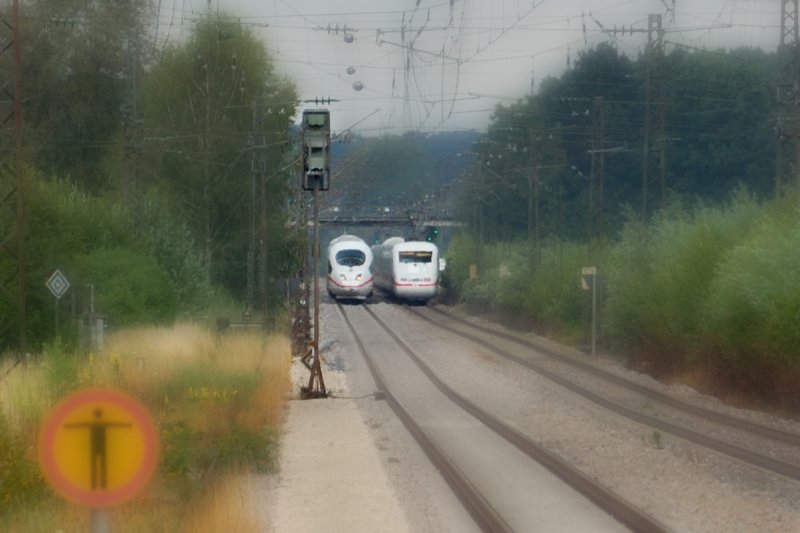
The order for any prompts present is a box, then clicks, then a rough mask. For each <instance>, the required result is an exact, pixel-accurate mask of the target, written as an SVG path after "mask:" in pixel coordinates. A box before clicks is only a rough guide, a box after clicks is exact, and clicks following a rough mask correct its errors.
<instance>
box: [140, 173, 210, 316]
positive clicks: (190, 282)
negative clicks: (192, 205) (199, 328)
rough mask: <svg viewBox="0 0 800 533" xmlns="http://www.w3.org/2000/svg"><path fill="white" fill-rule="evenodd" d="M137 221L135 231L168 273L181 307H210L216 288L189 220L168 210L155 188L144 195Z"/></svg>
mask: <svg viewBox="0 0 800 533" xmlns="http://www.w3.org/2000/svg"><path fill="white" fill-rule="evenodd" d="M137 221H138V223H137V224H136V226H135V228H134V230H135V232H136V235H137V237H139V238H140V239H141V240H142V241H143V242H144V244H145V245H146V246H147V248H148V249H149V250H151V251H152V254H153V256H154V257H155V258H156V260H157V261H158V264H159V266H160V267H161V269H163V270H164V272H166V273H167V274H168V275H169V278H170V280H171V281H172V283H173V285H174V286H175V291H176V297H177V299H178V302H179V305H180V308H181V309H182V310H183V311H194V312H199V311H201V310H203V309H207V308H208V306H209V304H210V299H211V298H212V296H213V292H214V290H213V287H212V286H211V285H210V281H209V279H208V277H207V276H206V271H205V269H204V265H203V260H202V257H201V255H200V253H199V252H198V249H197V246H196V243H195V240H194V237H193V235H192V233H191V231H190V230H189V228H188V227H187V225H186V223H185V222H183V221H182V220H181V219H179V218H178V217H177V216H176V215H175V213H174V212H171V211H170V210H169V208H168V205H167V202H166V200H165V199H164V198H163V196H162V195H159V194H158V192H157V191H156V190H155V189H153V190H151V191H150V192H149V193H148V194H147V195H146V196H145V198H143V200H142V205H141V209H140V211H139V212H138V216H137Z"/></svg>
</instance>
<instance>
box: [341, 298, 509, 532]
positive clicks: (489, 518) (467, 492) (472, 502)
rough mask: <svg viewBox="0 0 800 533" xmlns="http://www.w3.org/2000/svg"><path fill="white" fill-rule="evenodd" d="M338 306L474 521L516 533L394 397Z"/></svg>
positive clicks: (403, 418)
mask: <svg viewBox="0 0 800 533" xmlns="http://www.w3.org/2000/svg"><path fill="white" fill-rule="evenodd" d="M336 307H337V308H338V309H339V312H340V313H341V315H342V317H343V318H344V321H345V323H346V324H347V329H348V330H349V331H350V335H352V337H353V339H354V340H355V343H356V346H358V350H359V352H360V353H361V356H362V357H363V358H364V361H365V362H366V364H367V367H368V368H369V371H370V374H372V378H373V380H374V381H375V385H376V386H377V387H378V389H379V390H381V391H382V392H383V393H384V395H385V397H386V402H387V403H388V404H389V407H390V408H391V409H392V411H393V412H394V413H395V416H397V418H398V419H399V420H400V422H402V424H403V426H405V428H406V429H407V430H408V432H409V433H410V434H411V436H412V437H413V438H414V440H416V441H417V443H418V444H419V446H420V448H422V451H423V452H425V455H426V456H427V457H428V459H429V460H430V461H431V463H433V465H434V466H435V467H436V468H437V469H438V470H439V472H440V473H441V475H442V477H443V478H444V480H445V482H446V483H447V484H448V485H449V486H450V489H451V490H452V491H453V493H454V494H455V495H456V497H457V498H458V500H459V501H460V502H461V504H462V505H463V506H464V508H465V509H466V510H467V512H468V513H469V514H470V516H472V519H473V520H475V523H476V524H477V525H478V527H480V528H481V530H483V531H487V532H497V533H502V532H511V531H513V530H512V529H511V527H510V526H509V525H508V524H507V523H506V522H505V520H503V518H502V517H501V516H500V515H499V513H497V511H496V510H495V509H494V508H493V507H492V506H491V505H490V504H489V502H488V501H487V500H486V499H485V498H484V497H483V495H481V493H480V492H479V491H478V490H477V488H476V487H475V486H474V485H473V484H472V483H470V481H469V479H467V477H466V476H465V475H464V474H463V473H462V472H461V471H460V470H459V469H458V468H457V467H456V466H455V465H454V464H453V462H452V461H450V459H449V458H448V457H447V455H446V454H445V453H444V452H443V451H442V450H441V449H440V448H439V447H438V446H437V445H436V443H435V442H434V441H433V440H432V439H431V438H430V437H429V436H428V435H427V434H426V433H425V431H424V430H423V429H422V428H421V427H420V426H419V424H417V423H416V422H415V421H414V419H413V417H412V416H411V414H410V413H409V412H408V411H407V410H406V409H405V408H404V407H403V406H402V404H401V403H400V402H399V401H398V400H397V398H396V397H395V396H394V395H393V394H392V392H391V391H390V390H389V387H388V386H387V384H386V380H385V379H384V378H383V374H382V373H381V371H380V369H379V368H378V367H377V365H376V364H375V361H374V360H373V358H372V356H371V355H370V353H369V350H367V348H366V346H364V343H363V342H362V341H361V337H360V336H359V334H358V333H357V332H356V330H355V328H354V327H353V324H352V322H350V319H349V317H348V316H347V313H345V312H344V309H343V308H342V304H341V303H338V302H337V304H336Z"/></svg>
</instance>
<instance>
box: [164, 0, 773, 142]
mask: <svg viewBox="0 0 800 533" xmlns="http://www.w3.org/2000/svg"><path fill="white" fill-rule="evenodd" d="M154 2H156V3H157V4H158V7H159V10H160V11H159V13H160V23H159V27H158V34H157V36H156V37H155V38H156V39H157V44H158V45H159V46H163V45H165V44H178V43H179V42H180V38H181V35H185V33H186V31H188V29H189V28H190V27H191V24H192V21H193V20H195V19H196V18H197V16H198V15H200V14H202V13H203V12H205V11H206V10H208V9H211V10H213V11H218V12H222V13H226V14H228V15H231V16H234V17H236V18H237V19H238V20H239V21H240V22H241V23H242V24H243V25H246V26H247V27H249V28H251V29H252V31H253V32H254V33H255V34H256V35H257V36H258V37H259V38H261V39H263V41H264V43H265V44H266V46H267V49H268V50H269V52H270V53H271V55H272V57H273V60H274V62H275V65H276V68H277V70H278V71H279V72H280V73H282V74H284V75H286V76H288V77H289V78H290V79H291V80H293V81H294V83H295V85H296V86H297V89H298V93H299V96H300V98H301V102H300V107H299V109H303V108H309V107H310V108H313V107H315V106H316V104H315V103H314V102H313V100H315V99H326V100H327V99H328V98H330V99H331V102H330V103H329V104H328V103H326V104H325V107H327V108H328V109H329V110H330V111H331V123H332V128H333V130H334V131H335V132H337V133H342V132H345V131H348V130H349V131H354V132H356V133H359V134H363V135H383V134H401V133H403V132H405V131H410V130H417V131H422V132H438V131H454V130H477V131H485V129H486V127H487V126H488V124H489V122H490V118H491V114H492V111H493V110H494V109H495V106H496V105H497V104H505V105H508V104H511V103H513V102H515V101H517V100H518V99H520V98H523V97H524V96H526V95H528V94H531V92H532V91H534V92H535V91H536V89H537V87H538V86H539V84H540V83H541V81H542V80H543V79H545V78H547V77H549V76H559V75H561V73H563V72H564V70H565V69H567V68H569V66H570V65H571V64H572V62H573V61H575V59H576V58H577V57H578V55H579V53H580V52H581V51H582V50H586V49H588V48H591V47H594V46H596V45H597V44H599V43H602V42H613V43H614V44H615V45H616V46H617V48H618V49H619V50H620V51H622V52H623V53H626V54H628V55H630V56H631V57H635V56H636V54H638V53H639V52H641V51H642V50H643V49H644V45H645V44H646V42H647V29H648V16H649V15H661V17H662V18H661V20H662V25H663V29H664V40H665V46H666V47H667V51H669V50H670V49H671V48H674V47H677V46H681V47H687V48H688V49H717V48H736V47H742V46H748V47H761V48H764V49H766V50H770V51H773V50H775V49H777V46H778V43H779V41H780V18H781V15H780V12H781V1H780V0H154ZM623 29H624V30H625V31H622V30H623Z"/></svg>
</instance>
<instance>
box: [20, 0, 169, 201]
mask: <svg viewBox="0 0 800 533" xmlns="http://www.w3.org/2000/svg"><path fill="white" fill-rule="evenodd" d="M157 16H158V13H156V12H155V11H154V10H153V9H152V6H151V5H149V3H148V2H142V1H131V2H96V1H93V2H87V1H84V0H36V1H34V2H28V3H27V5H26V6H25V16H24V17H23V18H22V28H21V31H22V36H21V42H22V46H23V51H22V54H23V57H24V58H25V61H23V73H22V83H23V84H24V87H23V93H24V94H26V95H28V96H29V98H28V99H27V100H26V104H25V122H26V142H27V145H28V148H29V149H30V150H31V152H32V154H33V158H34V160H35V161H36V164H37V166H39V167H40V168H42V169H44V170H45V171H46V172H48V173H52V174H54V175H56V176H59V177H61V178H69V179H70V180H72V181H73V182H74V183H76V184H78V185H79V186H80V187H81V188H82V189H83V190H87V191H92V192H93V193H99V192H102V191H104V190H108V189H109V188H110V187H112V186H113V185H114V184H111V183H109V181H108V175H107V174H106V173H105V172H104V168H103V160H104V159H105V157H106V155H107V153H108V151H109V150H112V149H113V148H114V146H115V145H114V144H113V143H111V142H109V141H110V140H111V138H112V137H113V135H114V134H115V133H116V132H119V131H120V130H122V128H123V124H125V125H127V126H131V121H130V118H131V117H130V116H126V110H130V109H131V108H132V104H133V101H132V98H131V96H130V95H131V93H133V92H134V87H133V80H135V79H137V78H139V77H140V76H141V75H142V72H143V70H144V65H145V64H146V60H147V57H146V56H145V54H146V53H147V51H148V50H149V47H146V46H138V47H136V52H135V53H136V54H137V55H138V61H139V63H138V64H137V63H136V62H134V61H133V57H132V54H133V53H134V52H133V51H132V50H133V49H134V47H135V46H136V45H135V42H136V39H137V34H141V33H142V31H143V30H142V28H143V26H144V25H145V24H148V23H150V22H152V21H153V20H154V19H155V17H157ZM142 39H143V40H146V38H142ZM142 44H143V43H142ZM134 67H137V69H138V71H137V72H134V71H133V70H132V69H133V68H134Z"/></svg>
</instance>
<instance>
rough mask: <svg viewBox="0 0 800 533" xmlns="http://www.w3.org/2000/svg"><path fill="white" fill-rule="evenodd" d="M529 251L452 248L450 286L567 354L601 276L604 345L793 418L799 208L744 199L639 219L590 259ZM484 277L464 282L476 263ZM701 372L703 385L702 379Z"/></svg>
mask: <svg viewBox="0 0 800 533" xmlns="http://www.w3.org/2000/svg"><path fill="white" fill-rule="evenodd" d="M529 250H530V246H529V244H528V243H527V242H518V243H516V244H509V243H506V244H488V245H484V246H483V247H480V252H479V253H477V254H476V243H475V242H474V241H472V240H470V239H469V238H466V237H464V236H462V237H460V238H459V239H456V240H455V241H454V243H453V245H452V247H451V249H450V252H449V255H448V270H447V271H446V273H445V274H446V279H447V283H448V287H449V288H450V290H451V291H454V292H455V293H456V294H457V295H458V296H459V297H460V298H461V299H463V301H465V302H466V303H467V304H468V305H469V304H474V306H475V307H479V308H483V309H486V308H488V309H491V310H494V311H495V312H498V313H499V312H502V313H504V314H506V318H507V315H508V314H511V315H515V316H517V317H518V320H519V317H523V319H522V320H521V321H522V322H526V323H527V325H534V326H535V327H536V328H538V329H539V330H540V331H542V332H544V333H547V334H549V335H552V336H555V337H557V338H559V339H560V340H563V341H566V342H570V343H572V344H586V343H587V342H588V337H587V334H588V313H589V305H590V300H589V298H590V293H589V291H582V290H581V288H580V283H579V273H580V270H581V267H582V266H588V265H590V264H592V265H593V266H597V268H598V272H599V276H600V279H601V281H602V285H601V287H602V290H601V292H600V296H601V303H600V308H599V326H600V341H601V344H602V345H603V346H606V347H609V348H611V349H612V350H613V351H614V352H615V353H621V354H624V355H627V356H628V357H629V358H630V361H631V363H632V364H636V365H637V366H639V367H641V368H643V369H644V370H646V371H648V372H651V373H654V374H656V375H659V376H662V377H667V378H669V379H673V378H676V377H678V376H681V375H685V376H688V377H686V379H689V380H690V381H692V384H694V385H697V386H700V387H704V388H706V389H708V390H712V391H714V392H718V393H720V394H723V395H731V394H735V395H737V396H738V397H740V398H741V397H746V398H749V399H751V400H753V399H755V400H757V401H761V402H765V403H768V404H770V405H772V406H773V407H781V408H785V409H788V410H796V409H797V408H798V407H800V404H798V400H797V395H796V390H797V386H798V385H800V329H798V327H797V326H798V324H800V303H798V301H797V294H800V281H799V280H800V267H799V266H798V265H800V251H799V250H800V214H798V210H797V207H796V205H795V202H794V200H793V199H785V200H780V201H770V202H766V203H764V202H761V201H759V200H757V199H755V198H754V197H753V196H751V195H748V194H746V193H742V192H740V193H737V194H736V195H734V196H733V197H732V198H731V199H730V200H729V201H728V202H727V203H725V204H724V205H721V206H710V205H705V204H701V205H696V206H693V207H692V206H677V205H675V206H672V207H671V208H670V209H667V210H665V211H663V212H662V213H661V214H660V216H659V217H658V218H657V219H654V220H653V221H652V222H651V223H649V224H642V223H641V221H640V220H638V219H637V218H635V217H634V218H632V219H631V220H630V221H629V222H628V223H627V224H626V225H625V228H624V230H623V232H622V234H621V236H620V238H619V240H618V241H616V242H614V243H613V244H610V245H609V246H608V247H607V249H606V250H605V251H604V253H603V254H602V255H599V256H596V257H595V258H594V260H591V262H590V259H589V257H590V256H589V251H588V248H587V247H586V246H584V245H577V244H568V243H563V242H550V243H547V244H546V245H545V246H544V247H543V249H542V252H541V260H540V261H539V262H538V263H536V264H535V265H532V264H531V263H530V262H529V261H528V257H529V255H528V253H529ZM470 263H472V264H474V265H476V266H478V265H480V266H478V277H477V278H473V279H469V275H468V272H469V270H468V269H469V264H470ZM700 374H702V375H700Z"/></svg>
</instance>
